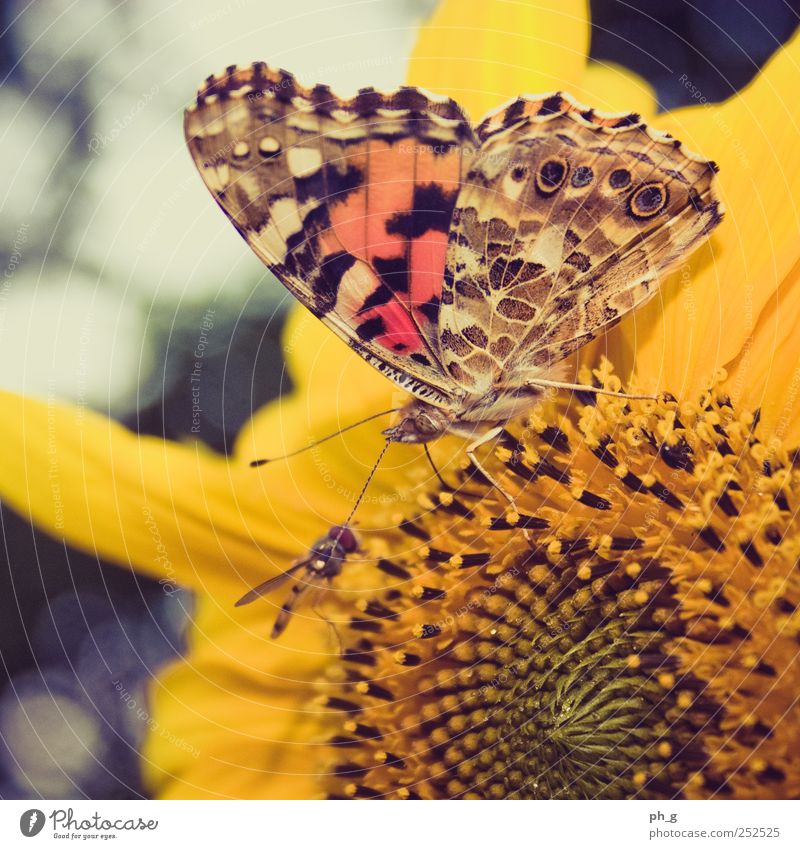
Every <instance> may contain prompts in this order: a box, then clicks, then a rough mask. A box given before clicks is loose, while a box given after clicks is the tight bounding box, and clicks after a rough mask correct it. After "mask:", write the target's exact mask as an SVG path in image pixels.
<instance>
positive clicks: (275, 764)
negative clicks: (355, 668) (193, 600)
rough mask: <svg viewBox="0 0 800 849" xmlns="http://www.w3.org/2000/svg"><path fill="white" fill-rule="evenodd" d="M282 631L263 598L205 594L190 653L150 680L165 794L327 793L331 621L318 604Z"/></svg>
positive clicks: (153, 747)
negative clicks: (243, 602) (323, 692)
mask: <svg viewBox="0 0 800 849" xmlns="http://www.w3.org/2000/svg"><path fill="white" fill-rule="evenodd" d="M303 613H304V614H305V615H303V614H300V615H299V619H300V621H298V622H296V623H293V624H292V626H291V627H290V628H289V629H288V630H287V631H286V633H285V635H284V636H283V637H282V638H281V640H280V642H274V641H271V640H268V639H267V638H266V634H267V631H268V629H269V627H268V622H267V617H266V616H265V614H264V609H263V607H261V606H260V605H251V606H250V607H244V608H236V609H235V610H234V608H231V607H226V606H224V605H221V604H220V603H219V602H218V601H217V600H215V599H213V598H211V597H209V596H205V595H204V596H200V598H199V604H198V612H197V616H196V619H195V622H194V627H193V630H192V634H191V644H190V647H189V648H190V650H189V653H188V655H187V657H186V659H184V660H180V661H177V662H175V663H173V664H172V665H171V666H170V667H168V669H166V670H165V671H164V672H162V673H161V675H160V676H159V678H158V680H157V681H156V682H154V683H153V684H152V685H151V688H150V707H151V712H152V716H153V719H152V722H151V723H148V726H149V734H148V737H147V740H146V744H145V747H144V751H143V763H144V774H145V782H146V786H147V788H148V790H149V791H150V792H151V793H152V794H153V795H155V796H158V797H159V798H165V799H209V798H212V799H213V798H227V799H231V798H232V799H309V798H314V797H316V796H319V795H320V784H319V782H318V781H317V777H316V774H317V772H318V771H319V766H318V761H319V759H318V758H315V752H314V744H315V742H322V740H323V739H324V736H325V723H326V718H329V717H330V713H329V712H328V713H326V712H324V711H322V709H321V708H319V707H316V708H315V707H314V706H313V705H312V704H311V702H312V699H313V698H314V696H315V694H316V690H315V689H314V682H315V681H316V680H318V678H319V675H320V671H321V669H322V668H323V666H324V664H325V663H326V662H328V661H329V660H330V652H331V650H332V649H331V636H330V632H329V629H328V627H327V626H326V625H325V624H324V623H323V622H321V621H320V620H319V619H316V618H314V617H313V616H312V615H311V614H309V613H308V611H304V612H303Z"/></svg>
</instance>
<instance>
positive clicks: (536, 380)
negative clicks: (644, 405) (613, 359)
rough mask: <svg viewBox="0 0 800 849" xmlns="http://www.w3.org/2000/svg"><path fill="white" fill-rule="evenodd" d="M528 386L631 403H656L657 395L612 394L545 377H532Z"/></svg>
mask: <svg viewBox="0 0 800 849" xmlns="http://www.w3.org/2000/svg"><path fill="white" fill-rule="evenodd" d="M525 383H526V385H527V386H544V387H551V388H553V389H572V390H574V391H576V392H594V393H595V394H596V395H611V396H612V397H613V398H627V399H628V400H629V401H655V400H657V399H656V396H655V395H629V394H628V393H627V392H612V391H611V390H610V389H603V388H602V387H600V386H590V385H588V384H583V383H564V382H563V381H561V380H545V378H543V377H532V378H530V379H529V380H526V381H525Z"/></svg>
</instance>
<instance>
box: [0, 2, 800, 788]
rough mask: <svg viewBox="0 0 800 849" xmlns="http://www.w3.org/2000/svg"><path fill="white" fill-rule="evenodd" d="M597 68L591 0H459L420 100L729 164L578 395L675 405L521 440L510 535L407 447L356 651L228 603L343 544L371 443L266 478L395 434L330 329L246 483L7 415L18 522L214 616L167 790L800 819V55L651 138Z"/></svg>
mask: <svg viewBox="0 0 800 849" xmlns="http://www.w3.org/2000/svg"><path fill="white" fill-rule="evenodd" d="M588 43H589V23H588V19H587V14H586V8H585V4H584V3H582V2H577V0H576V2H559V3H557V4H556V3H554V2H553V3H542V4H540V5H538V6H536V7H535V8H534V7H533V6H532V5H530V4H524V3H508V2H500V0H469V2H463V0H462V2H458V3H456V2H454V0H445V2H443V3H442V4H441V6H440V7H439V9H438V11H437V13H436V14H435V15H434V17H433V18H432V19H431V20H430V21H429V23H428V24H427V26H425V27H424V29H423V31H422V32H421V34H420V37H419V40H418V43H417V47H416V49H415V52H414V55H413V57H412V61H411V66H410V71H409V74H410V80H409V81H410V82H411V83H413V84H419V85H423V86H425V87H426V88H429V89H433V90H437V91H442V92H445V93H447V94H449V95H451V96H453V97H454V98H456V99H457V100H458V101H459V102H460V103H462V104H463V105H464V106H465V108H466V109H467V110H468V112H469V113H470V114H471V115H472V117H473V118H478V117H479V116H480V115H481V113H483V112H484V111H486V110H488V109H489V108H492V107H494V106H496V105H497V104H498V103H500V102H502V101H504V100H506V99H508V98H509V97H510V96H512V95H516V94H518V93H520V92H526V91H527V92H541V91H550V90H565V91H569V92H571V93H572V94H573V95H574V96H575V97H576V98H578V99H579V100H581V101H583V102H587V103H591V104H592V105H593V106H595V107H597V108H599V109H607V110H608V109H610V110H621V109H627V110H630V109H631V108H634V109H637V110H638V111H639V112H641V113H642V114H643V115H644V116H645V117H646V118H647V120H648V121H649V122H650V123H652V124H654V125H655V126H657V127H658V128H659V129H664V130H668V131H670V132H672V133H673V134H674V135H675V136H676V137H678V138H680V139H681V140H682V141H684V142H685V143H686V145H687V146H688V147H689V148H691V149H696V150H700V151H703V152H704V153H705V154H707V155H710V156H713V157H714V158H715V159H716V160H717V162H718V163H719V165H720V168H721V173H720V189H721V194H722V197H723V200H724V202H725V205H726V207H727V209H728V216H727V221H726V223H725V224H724V225H723V226H722V227H721V228H719V230H718V231H717V233H716V234H715V236H714V237H713V238H712V240H711V242H710V243H709V244H708V245H707V246H706V247H704V248H702V249H701V250H700V251H698V252H697V254H695V255H694V256H692V258H691V259H689V260H688V261H687V262H686V263H685V264H684V266H683V267H682V268H681V269H680V270H679V271H678V272H676V273H675V274H674V275H673V276H672V277H671V278H670V279H669V280H668V281H666V282H665V284H664V285H663V286H662V288H661V290H660V294H659V296H658V297H657V299H655V300H654V301H653V302H651V304H650V305H648V306H647V307H645V308H644V309H642V310H640V311H638V312H637V313H636V314H634V315H632V316H631V317H630V318H628V319H627V320H626V321H625V322H623V323H622V324H621V325H620V326H619V327H618V328H616V329H615V330H614V331H613V332H610V333H608V334H607V335H606V336H604V337H603V338H602V340H598V341H597V342H595V343H593V344H592V345H591V346H589V348H587V349H585V350H584V351H583V352H582V353H581V357H580V361H579V362H577V363H576V368H578V369H579V373H580V376H581V379H582V380H583V381H584V382H594V383H595V384H596V385H598V386H605V387H606V388H608V389H612V390H618V389H619V388H620V387H626V386H631V387H636V388H637V389H644V390H648V391H650V392H653V393H657V400H655V401H645V400H642V401H631V402H628V403H625V402H624V401H623V400H620V399H617V398H611V397H599V398H597V399H595V400H592V399H591V398H590V397H589V396H580V395H578V396H577V398H575V399H572V400H570V399H563V398H562V399H556V400H555V401H554V402H552V403H548V404H543V405H542V406H541V408H539V409H536V410H534V411H533V412H532V413H531V415H529V416H528V417H526V418H525V420H523V421H521V422H518V423H515V424H513V425H511V426H509V428H508V429H507V431H506V432H505V433H504V434H503V437H502V439H501V441H500V443H499V445H498V447H497V448H496V450H495V451H494V453H493V454H491V455H490V456H487V458H486V461H485V462H486V463H487V464H489V466H490V468H491V469H492V471H493V472H494V473H495V474H497V475H499V476H501V477H502V478H503V481H504V482H505V484H506V486H508V488H509V489H511V490H513V491H514V492H515V494H516V504H517V508H518V511H517V512H515V513H509V512H508V510H507V505H504V504H502V503H500V502H499V501H498V499H497V497H496V495H495V493H494V492H493V490H491V488H489V487H488V486H487V485H486V484H485V482H481V480H480V477H479V476H476V475H475V473H474V472H475V470H473V469H470V468H469V467H468V466H465V465H463V464H461V463H460V458H461V456H462V453H461V451H460V446H459V443H458V441H457V440H453V439H449V440H442V441H441V444H439V445H437V446H435V456H436V458H437V460H439V462H440V464H441V465H442V466H443V469H444V475H445V477H446V478H447V479H448V481H449V482H450V485H449V486H442V485H439V484H438V483H437V481H436V480H435V479H433V478H432V477H431V474H430V470H429V468H428V467H427V465H426V464H425V463H424V461H423V460H422V459H420V456H419V454H420V452H419V450H418V449H416V448H414V447H402V446H393V447H392V450H391V451H390V452H389V454H388V455H387V458H386V460H385V462H384V463H383V464H382V466H381V468H380V469H379V471H378V473H377V474H376V476H375V479H374V480H373V482H372V484H371V486H370V488H369V492H368V495H367V498H366V499H365V501H364V503H363V504H362V506H361V508H360V510H359V513H358V523H359V529H360V534H361V536H362V538H363V540H364V544H365V547H366V548H367V549H368V551H369V556H367V557H364V558H363V559H361V560H356V561H355V562H353V563H352V564H351V567H352V568H350V567H349V568H348V569H346V570H345V574H343V575H342V576H341V577H342V580H341V581H340V582H337V593H336V594H335V597H333V598H331V599H330V601H329V604H328V607H327V608H326V613H327V615H328V616H330V617H331V618H332V619H333V620H334V621H336V622H337V629H338V631H339V633H340V634H341V640H342V643H343V645H342V646H341V647H339V646H338V645H335V644H334V642H333V641H332V640H331V634H330V629H329V626H328V624H326V622H325V621H323V620H322V619H320V618H319V617H317V616H315V615H313V614H312V612H311V611H309V610H299V611H298V612H297V613H296V615H295V617H294V620H295V621H293V622H292V623H291V624H290V626H289V628H288V630H287V632H286V634H285V635H284V637H282V638H281V640H280V641H278V642H272V641H270V640H269V639H268V638H267V635H268V633H269V626H270V623H271V620H272V618H273V617H274V614H275V612H276V610H275V609H274V607H271V606H270V603H269V602H268V601H264V602H263V603H260V604H254V605H250V606H248V607H243V608H234V607H233V602H234V601H235V600H236V599H237V598H238V597H239V596H240V595H241V593H242V591H243V589H245V588H246V587H248V586H251V585H254V584H257V583H260V582H261V581H263V580H265V579H267V578H269V577H270V576H272V575H275V574H278V572H279V571H281V570H282V569H284V568H285V567H286V565H287V564H288V563H289V562H290V561H291V559H292V558H294V557H296V556H297V555H298V554H300V553H302V552H303V551H304V550H306V549H307V548H308V545H309V543H310V542H311V541H312V540H314V539H316V538H317V537H319V536H320V535H321V534H322V533H324V532H325V530H326V529H327V527H328V526H329V525H330V524H332V523H337V522H340V521H341V520H342V519H343V517H344V516H346V514H347V512H349V507H350V505H351V504H352V501H353V498H354V497H355V495H356V494H357V493H358V491H359V490H360V487H361V484H362V483H363V480H364V477H365V475H366V473H367V471H368V469H369V467H370V465H371V463H372V461H373V459H374V458H375V456H376V455H377V454H378V452H379V450H380V448H381V446H382V442H383V440H382V437H381V436H380V434H379V428H377V427H371V426H369V425H365V426H364V427H363V428H361V429H360V430H359V431H356V432H349V433H346V434H342V435H340V436H339V437H337V438H335V439H333V440H330V441H329V442H326V443H324V444H322V445H320V446H319V447H318V448H317V449H315V450H313V451H309V452H306V453H304V454H300V455H298V456H297V457H295V458H293V459H292V460H291V461H289V462H286V463H284V464H275V465H269V466H267V467H266V468H265V469H263V470H260V471H254V470H252V469H250V468H249V466H248V462H249V461H250V460H251V459H253V458H256V457H261V456H271V455H274V454H276V453H280V452H283V451H291V450H294V449H296V448H299V447H302V446H303V445H304V444H306V443H307V442H308V441H309V440H310V439H311V438H312V437H319V436H323V435H325V434H327V433H328V432H331V431H333V430H335V429H336V428H338V427H340V426H342V425H346V424H350V423H351V422H353V421H355V420H357V419H360V418H363V417H365V416H368V415H371V414H374V413H377V412H379V411H381V410H385V409H388V408H392V407H396V406H397V403H396V402H397V398H395V397H394V390H393V389H392V387H391V385H390V384H389V382H388V381H386V380H385V379H384V378H383V377H381V376H380V375H378V374H377V373H376V372H375V371H374V370H373V369H372V368H371V367H370V366H368V365H367V364H365V363H364V362H363V361H361V360H360V359H359V358H358V357H357V356H355V355H354V354H352V353H351V352H349V351H348V350H347V349H346V346H344V345H343V344H342V343H341V342H339V341H338V340H337V339H336V338H334V336H333V334H331V333H329V332H328V331H327V330H325V329H324V328H323V327H322V326H321V325H320V324H319V322H317V321H316V320H315V319H313V318H311V317H310V316H309V315H308V314H307V313H305V312H300V311H296V312H294V313H293V314H292V316H291V318H290V320H289V322H288V324H287V327H286V331H285V349H286V357H287V362H288V364H289V368H290V371H291V373H292V377H293V381H294V385H295V386H296V389H295V390H294V391H293V392H292V394H291V395H289V396H286V397H284V398H282V399H281V400H280V401H279V402H276V403H274V404H271V405H270V406H268V407H267V408H265V409H264V410H261V411H260V412H259V413H257V414H256V415H255V416H254V418H253V419H252V421H251V422H250V423H249V425H248V426H247V427H246V428H245V429H244V430H243V432H242V433H241V434H240V435H239V437H238V440H237V443H236V446H235V450H234V452H233V455H232V456H231V457H230V458H227V459H226V458H221V457H219V456H217V455H215V454H213V453H211V452H210V451H208V450H207V449H205V448H203V447H202V446H201V445H186V444H176V443H170V442H166V441H163V440H159V439H156V438H150V437H140V436H138V435H136V434H134V433H131V432H129V431H128V430H126V429H124V428H123V427H121V426H120V425H118V424H116V423H114V422H111V421H109V420H107V419H106V418H104V417H102V416H99V415H96V414H90V413H87V412H85V411H81V413H80V415H77V414H76V411H75V409H74V408H72V407H70V406H68V405H60V404H57V403H54V402H52V401H46V402H40V401H36V400H32V399H29V398H23V397H19V396H16V395H12V394H9V393H4V396H3V401H4V416H3V418H2V428H3V442H2V444H3V446H4V449H5V462H4V464H3V467H2V473H0V491H1V492H2V495H3V497H4V498H5V499H6V501H7V502H8V503H9V504H10V505H11V506H13V507H15V508H16V509H17V510H18V511H19V512H21V513H22V514H24V515H26V516H29V517H30V519H31V520H32V521H33V522H35V523H36V524H37V525H39V526H40V527H43V528H45V529H47V530H48V531H49V532H51V533H52V534H54V535H56V536H58V537H60V538H62V539H63V540H64V541H65V542H66V543H68V544H69V545H72V546H75V547H78V548H81V549H83V550H87V551H90V552H94V553H96V554H97V555H98V556H102V557H104V558H105V559H107V560H110V561H113V562H116V563H118V564H119V565H120V566H124V567H130V568H134V569H136V570H137V571H141V572H143V573H145V574H148V575H151V576H154V577H156V578H159V579H161V580H168V581H171V582H176V583H180V584H182V585H184V586H187V587H189V588H191V589H192V590H193V591H194V592H195V595H196V598H197V606H196V612H195V618H194V621H193V623H192V624H193V627H192V630H191V635H190V639H189V650H188V653H187V655H186V656H185V657H184V658H183V659H181V660H179V661H177V662H175V663H173V664H172V665H171V666H169V667H168V668H167V669H165V670H164V671H163V672H162V674H161V675H160V676H159V677H158V678H157V680H154V681H153V682H152V685H151V687H150V700H151V715H152V719H153V721H152V723H150V724H149V725H150V733H149V737H148V739H147V741H146V743H145V746H144V750H143V753H142V764H143V770H144V774H145V778H146V781H147V784H148V786H149V788H150V790H151V791H152V793H153V795H155V796H158V797H161V798H198V797H199V798H260V799H276V798H321V797H325V796H333V797H340V796H342V797H348V798H352V797H375V796H388V797H393V798H417V797H419V798H443V797H446V798H453V797H458V798H473V797H478V798H531V797H533V798H561V797H579V798H593V797H614V798H631V797H648V798H653V797H669V798H672V797H680V796H686V797H692V798H706V797H717V796H726V795H727V796H731V795H732V796H736V797H743V798H749V797H756V796H763V797H786V796H796V795H797V794H798V792H800V786H798V775H800V770H798V768H797V767H798V764H797V754H796V753H795V754H793V751H794V750H795V748H796V747H794V746H793V745H792V737H793V733H794V732H795V730H796V728H797V727H798V714H799V713H800V708H798V704H797V698H796V692H797V684H798V677H799V673H800V663H799V662H798V659H797V649H798V635H799V634H800V613H798V604H800V578H798V575H797V569H796V567H795V564H796V562H797V559H798V555H800V551H798V539H800V534H798V528H797V524H798V522H797V518H796V510H795V507H796V504H797V502H798V498H800V476H798V472H797V470H796V463H795V455H794V453H793V451H792V449H793V448H794V447H795V446H796V445H797V442H798V436H799V435H800V416H798V415H796V414H795V408H796V403H797V398H796V395H797V391H798V388H800V371H798V366H797V365H796V362H795V359H796V358H795V356H793V353H794V352H793V349H792V333H793V330H794V326H795V323H796V321H797V319H798V317H800V282H798V280H797V277H798V267H800V266H798V254H797V251H798V247H797V239H796V234H797V232H798V210H797V207H796V204H795V200H794V199H795V197H796V196H797V195H798V191H797V189H798V188H800V170H799V169H800V143H799V142H800V128H798V122H797V120H796V117H795V115H794V113H793V111H792V110H791V109H790V108H789V106H788V104H789V102H790V98H791V95H792V94H793V93H794V91H795V90H796V88H797V83H798V81H800V70H798V60H799V59H800V40H798V37H795V38H794V39H793V40H792V41H791V42H789V43H788V44H787V45H786V46H785V47H784V48H783V49H781V50H780V51H779V52H778V54H777V55H776V56H775V57H773V59H772V60H771V61H770V62H769V64H768V65H767V66H766V68H765V69H764V70H763V71H762V73H761V74H760V75H759V77H758V78H757V79H756V80H755V81H754V82H753V83H752V84H750V85H749V86H748V87H747V88H746V89H745V90H744V91H742V92H740V93H739V94H737V95H736V96H735V97H733V98H731V99H730V100H729V101H727V102H725V103H723V104H720V105H710V104H707V103H703V102H701V103H698V105H695V106H692V107H689V108H685V109H681V110H678V111H675V112H673V113H671V114H658V115H657V114H656V103H655V99H654V96H653V93H652V91H651V90H650V89H649V87H648V86H647V85H646V84H645V83H643V82H642V81H640V80H637V79H635V78H634V77H633V76H631V75H630V74H627V73H625V72H623V71H622V70H621V69H619V68H616V67H612V66H608V65H597V64H592V63H587V58H586V57H587V51H588ZM689 84H690V85H694V84H693V83H691V81H689ZM693 90H696V86H695V87H694V89H693ZM698 99H700V100H702V93H701V95H700V98H698ZM522 528H524V529H525V530H526V531H527V534H528V536H529V537H530V540H526V539H525V537H524V536H523V535H522V533H521V532H520V531H521V529H522ZM278 603H279V602H278ZM176 739H177V740H179V741H181V743H182V744H181V745H176V744H175V743H174V742H172V741H174V740H176Z"/></svg>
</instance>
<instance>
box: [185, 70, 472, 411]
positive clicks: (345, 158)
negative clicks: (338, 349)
mask: <svg viewBox="0 0 800 849" xmlns="http://www.w3.org/2000/svg"><path fill="white" fill-rule="evenodd" d="M185 130H186V138H187V142H188V145H189V149H190V151H191V153H192V156H193V158H194V161H195V164H196V165H197V168H198V170H199V171H200V173H201V175H202V177H203V180H204V181H205V183H206V185H207V186H208V188H209V190H210V191H211V192H212V194H213V195H214V197H215V198H216V200H217V202H218V203H219V205H220V206H221V207H222V209H223V210H224V211H225V213H226V215H227V216H228V217H229V218H230V220H231V221H232V222H233V224H234V225H235V226H236V228H237V229H238V230H239V232H240V233H241V234H242V236H243V237H244V238H245V239H246V240H247V242H248V244H249V245H250V246H251V247H252V248H253V250H254V251H255V252H256V254H257V255H258V256H259V257H260V258H261V259H262V260H263V261H264V262H265V263H266V264H267V265H268V266H269V268H270V269H271V270H272V271H273V272H274V273H275V274H276V276H277V277H278V278H279V279H280V280H281V282H282V283H283V284H284V285H285V286H286V287H287V288H288V289H289V291H290V292H292V294H293V295H295V297H297V298H298V300H300V301H301V302H302V303H303V304H305V306H307V307H308V308H309V309H310V310H311V311H312V312H313V313H314V314H315V315H316V316H318V317H319V318H320V319H321V320H322V321H324V322H325V323H326V324H328V325H329V326H330V327H331V328H332V329H333V330H334V331H335V332H336V333H337V334H338V335H339V336H341V337H342V338H343V339H345V340H346V341H347V342H348V343H349V344H350V345H351V347H353V348H354V349H355V350H356V351H358V352H359V353H360V354H361V355H362V356H363V357H364V358H365V359H367V360H368V361H369V362H370V363H371V364H372V365H374V366H375V367H377V368H379V369H380V370H381V371H382V372H384V373H385V374H387V375H388V376H389V377H391V378H392V379H394V380H395V381H397V382H398V383H399V384H400V385H401V386H403V388H405V389H408V390H409V391H412V392H414V393H415V394H416V395H418V397H420V398H423V399H424V400H427V401H429V402H431V403H436V404H439V405H441V406H450V405H452V404H453V403H455V401H454V399H456V398H457V397H458V395H459V387H458V386H457V385H455V384H454V382H453V381H452V379H451V378H450V377H449V375H448V374H447V373H446V372H445V371H444V369H443V367H442V365H441V363H440V362H439V354H438V331H437V324H438V316H439V308H440V296H441V289H442V279H443V271H444V264H445V253H446V249H447V238H448V233H449V230H450V222H451V218H452V211H453V207H454V205H455V199H456V196H457V193H458V191H459V187H460V184H461V177H462V174H463V173H464V171H465V170H466V168H467V167H468V162H469V160H470V158H471V156H472V154H473V153H474V150H475V146H476V142H475V140H474V137H473V134H472V130H471V129H470V126H469V124H468V122H467V121H466V119H465V117H464V115H463V113H462V112H461V110H460V109H459V107H458V106H457V105H456V104H455V103H454V102H453V101H452V100H449V99H448V98H436V97H434V96H433V95H429V94H427V93H425V92H422V91H420V90H419V89H415V88H403V89H400V90H398V91H396V92H394V93H393V94H388V95H384V94H380V93H378V92H376V91H374V90H371V89H363V90H362V91H360V92H359V94H358V95H357V96H356V97H354V98H351V99H349V100H343V99H341V98H338V97H336V96H335V95H334V94H332V93H331V91H330V89H328V88H327V87H326V86H316V87H314V88H311V89H308V88H303V87H302V86H300V84H299V83H298V82H297V81H296V80H295V79H294V77H292V76H291V75H290V74H288V73H286V72H285V71H280V70H274V69H271V68H269V67H267V66H266V65H264V64H262V63H256V64H255V65H253V66H252V67H250V68H246V69H236V68H229V69H228V70H227V71H226V72H225V73H224V74H220V75H218V76H216V77H210V78H209V79H208V80H207V81H206V84H205V85H204V86H203V87H202V88H201V90H200V91H199V93H198V96H197V102H196V104H195V105H194V106H193V107H191V108H190V109H189V110H187V113H186V120H185Z"/></svg>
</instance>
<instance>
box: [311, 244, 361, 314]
mask: <svg viewBox="0 0 800 849" xmlns="http://www.w3.org/2000/svg"><path fill="white" fill-rule="evenodd" d="M355 261H356V258H355V257H354V256H353V254H351V253H348V252H347V251H337V252H336V253H335V254H331V255H330V256H329V257H328V258H327V259H326V260H325V262H323V264H322V265H321V267H320V272H321V273H320V274H319V275H318V276H317V278H316V279H315V281H314V283H313V285H312V291H313V293H314V307H315V311H316V314H317V315H324V314H325V313H327V312H330V311H331V310H332V309H333V308H334V307H335V306H336V298H337V296H338V294H339V285H340V284H341V282H342V277H344V275H345V274H346V273H347V272H348V271H349V270H350V269H351V268H352V267H353V265H354V264H355Z"/></svg>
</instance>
